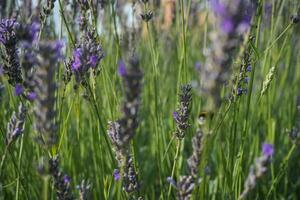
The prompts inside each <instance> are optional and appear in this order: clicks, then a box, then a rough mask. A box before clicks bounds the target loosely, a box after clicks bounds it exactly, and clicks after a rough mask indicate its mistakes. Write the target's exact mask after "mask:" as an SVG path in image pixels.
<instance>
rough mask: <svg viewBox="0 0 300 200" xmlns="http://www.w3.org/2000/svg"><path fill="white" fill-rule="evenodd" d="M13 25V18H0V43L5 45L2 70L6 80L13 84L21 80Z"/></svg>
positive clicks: (14, 23) (14, 22)
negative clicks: (6, 77)
mask: <svg viewBox="0 0 300 200" xmlns="http://www.w3.org/2000/svg"><path fill="white" fill-rule="evenodd" d="M15 25H16V20H15V19H2V20H1V23H0V43H2V44H3V46H4V47H5V52H4V53H3V54H4V56H3V59H4V66H3V70H4V74H6V75H7V76H8V82H9V83H10V84H11V85H13V86H15V85H16V84H18V83H21V82H22V72H21V68H20V61H19V57H18V49H17V42H18V39H17V36H16V33H15V30H14V29H15Z"/></svg>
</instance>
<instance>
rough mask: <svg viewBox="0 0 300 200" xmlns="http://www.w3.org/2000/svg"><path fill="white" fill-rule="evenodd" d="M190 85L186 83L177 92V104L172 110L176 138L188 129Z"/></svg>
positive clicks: (190, 97) (190, 98) (180, 137)
mask: <svg viewBox="0 0 300 200" xmlns="http://www.w3.org/2000/svg"><path fill="white" fill-rule="evenodd" d="M191 90H192V86H191V85H189V84H187V85H183V86H182V87H181V93H180V94H179V106H178V108H177V110H176V111H175V112H173V118H174V120H175V123H176V131H175V135H176V137H177V138H178V139H183V138H184V136H185V133H186V130H187V129H188V127H189V126H190V125H189V122H188V119H189V114H190V109H191V108H190V103H191V100H192V94H191Z"/></svg>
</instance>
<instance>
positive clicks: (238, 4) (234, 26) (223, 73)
mask: <svg viewBox="0 0 300 200" xmlns="http://www.w3.org/2000/svg"><path fill="white" fill-rule="evenodd" d="M225 2H227V3H225ZM211 7H212V10H213V11H214V14H215V19H216V20H215V22H216V23H217V26H218V27H219V30H215V31H212V32H211V33H210V38H211V40H212V46H211V47H210V50H209V51H207V52H208V54H207V60H206V63H205V65H204V66H203V68H202V69H201V70H200V71H201V72H200V73H199V74H200V80H201V90H202V92H204V93H205V95H207V97H208V101H207V105H206V107H205V109H206V110H210V111H214V110H216V109H218V108H219V107H220V105H221V102H222V99H221V97H220V93H221V90H222V88H223V86H224V85H225V84H226V83H227V82H228V81H229V79H230V77H231V71H232V63H233V60H234V58H235V57H236V55H237V52H238V48H239V47H240V44H242V42H243V38H244V35H245V34H246V32H247V31H248V30H249V28H250V22H251V18H252V15H253V11H254V10H255V9H254V8H255V6H254V4H251V3H249V1H244V0H234V1H221V0H212V2H211ZM238 92H239V93H240V94H241V93H244V92H245V91H244V90H241V89H240V90H239V91H238Z"/></svg>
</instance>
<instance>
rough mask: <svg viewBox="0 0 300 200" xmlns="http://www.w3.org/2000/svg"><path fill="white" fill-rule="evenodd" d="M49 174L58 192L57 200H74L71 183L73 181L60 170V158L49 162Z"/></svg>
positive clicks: (51, 159) (54, 158) (56, 157)
mask: <svg viewBox="0 0 300 200" xmlns="http://www.w3.org/2000/svg"><path fill="white" fill-rule="evenodd" d="M49 172H50V174H51V176H52V178H53V182H54V187H55V190H56V195H57V199H59V200H72V199H74V197H73V195H72V192H71V187H70V182H71V179H70V177H69V176H68V175H66V174H64V173H63V172H62V171H61V170H60V169H59V158H58V156H55V157H53V158H50V160H49Z"/></svg>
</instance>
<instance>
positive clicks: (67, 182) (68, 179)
mask: <svg viewBox="0 0 300 200" xmlns="http://www.w3.org/2000/svg"><path fill="white" fill-rule="evenodd" d="M70 182H71V178H70V177H69V176H68V175H65V176H64V183H65V184H69V183H70Z"/></svg>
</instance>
